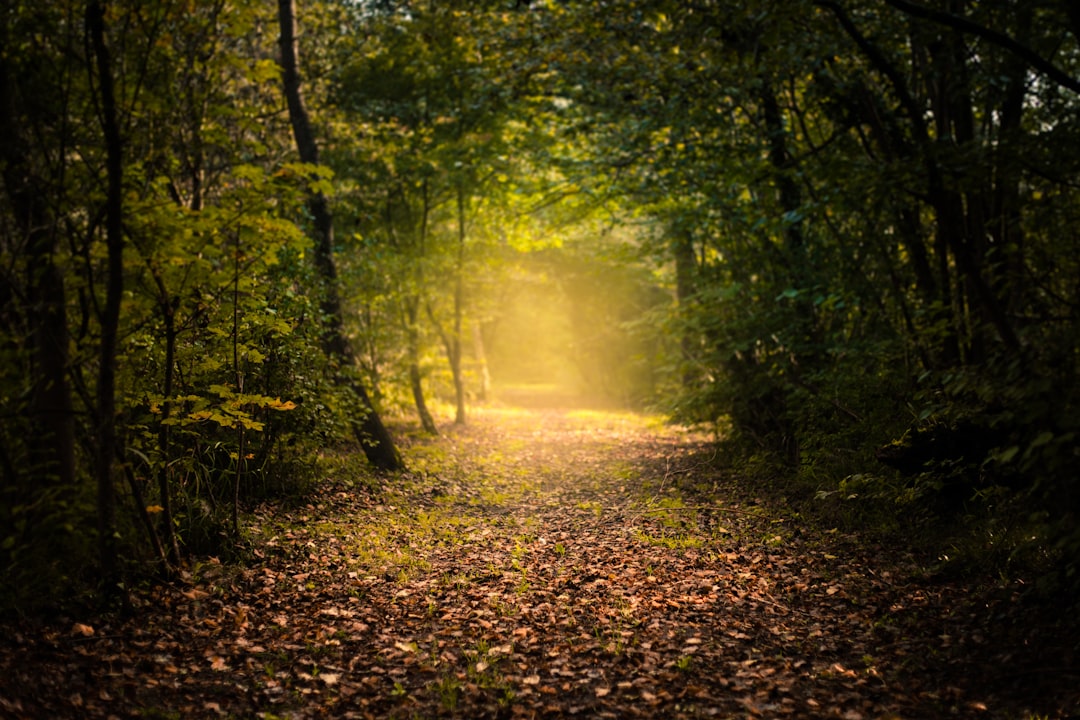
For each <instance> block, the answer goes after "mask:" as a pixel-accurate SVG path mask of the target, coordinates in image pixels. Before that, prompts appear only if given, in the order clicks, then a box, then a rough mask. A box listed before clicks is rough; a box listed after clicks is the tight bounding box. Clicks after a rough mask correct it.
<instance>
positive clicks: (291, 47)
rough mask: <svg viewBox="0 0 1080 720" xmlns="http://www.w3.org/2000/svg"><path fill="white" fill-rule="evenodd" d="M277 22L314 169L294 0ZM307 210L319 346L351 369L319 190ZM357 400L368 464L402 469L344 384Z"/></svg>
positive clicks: (293, 110) (300, 140) (296, 127)
mask: <svg viewBox="0 0 1080 720" xmlns="http://www.w3.org/2000/svg"><path fill="white" fill-rule="evenodd" d="M278 21H279V24H280V28H281V70H282V84H283V86H284V92H285V101H286V103H287V104H288V107H289V121H290V122H291V124H292V129H293V137H294V138H295V140H296V148H297V151H298V152H299V155H300V160H301V162H305V163H309V164H311V165H317V164H318V163H319V148H318V145H317V144H316V142H315V133H314V132H313V130H312V128H311V121H310V119H309V117H308V112H307V108H306V107H305V106H304V99H303V94H302V93H301V90H300V60H299V51H298V49H297V39H296V12H295V5H294V0H278ZM308 210H309V211H310V212H311V216H312V218H313V220H314V225H315V226H314V232H315V252H314V256H315V269H316V271H317V272H318V274H319V278H320V280H321V281H322V284H323V287H322V294H321V309H322V314H323V322H324V328H323V334H322V344H323V349H324V351H325V352H326V353H327V355H329V356H331V357H337V358H340V359H341V361H342V362H344V363H346V364H348V365H350V366H351V365H355V355H354V353H353V349H352V347H351V346H350V345H349V341H348V338H346V337H345V331H344V326H343V319H342V309H341V297H340V295H339V294H338V284H337V268H336V266H335V264H334V222H333V215H332V214H331V212H330V204H329V203H328V202H327V200H326V196H325V195H323V194H322V193H321V192H317V191H313V192H311V193H309V195H308ZM348 383H349V386H350V387H351V389H352V391H353V392H354V393H355V394H356V397H357V398H358V400H359V401H360V404H361V407H362V409H363V413H364V416H363V418H362V419H361V420H360V421H359V422H354V423H353V429H354V432H355V433H356V436H357V439H358V440H359V441H360V445H361V446H362V447H363V449H364V454H365V455H366V456H367V458H368V461H369V462H370V463H371V464H372V465H374V466H375V467H377V468H379V469H381V470H400V469H402V468H403V467H404V462H403V461H402V459H401V455H400V454H399V453H398V450H397V447H395V445H394V440H393V438H392V437H391V436H390V433H389V431H388V430H387V429H386V426H385V425H383V422H382V419H381V418H380V417H379V414H378V413H377V412H376V411H375V408H374V406H373V405H372V403H371V399H370V397H369V396H368V393H367V390H366V389H365V388H364V386H363V384H362V383H361V382H360V381H359V380H358V379H352V380H349V381H348Z"/></svg>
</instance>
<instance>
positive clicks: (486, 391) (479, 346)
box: [472, 320, 491, 403]
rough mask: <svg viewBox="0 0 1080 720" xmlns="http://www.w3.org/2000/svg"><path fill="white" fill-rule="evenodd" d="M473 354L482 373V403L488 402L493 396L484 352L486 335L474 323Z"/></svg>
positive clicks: (478, 325) (476, 323) (478, 324)
mask: <svg viewBox="0 0 1080 720" xmlns="http://www.w3.org/2000/svg"><path fill="white" fill-rule="evenodd" d="M472 336H473V353H474V354H475V355H476V363H477V367H478V368H479V372H480V402H485V403H486V402H487V401H488V398H489V397H490V396H491V373H490V372H488V364H487V352H486V351H485V350H484V333H483V332H482V331H481V329H480V323H479V322H476V321H475V320H474V322H473V323H472Z"/></svg>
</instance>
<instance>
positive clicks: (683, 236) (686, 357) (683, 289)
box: [671, 223, 697, 389]
mask: <svg viewBox="0 0 1080 720" xmlns="http://www.w3.org/2000/svg"><path fill="white" fill-rule="evenodd" d="M671 251H672V254H673V255H674V256H675V299H676V301H677V302H678V303H679V309H680V312H683V313H687V312H689V307H690V303H691V298H693V296H694V294H695V293H696V292H697V287H696V285H697V283H696V279H695V275H696V273H697V257H696V256H695V255H694V241H693V238H692V237H691V235H690V231H689V230H688V229H687V228H685V227H682V226H681V223H676V224H675V226H674V227H673V228H672V230H671ZM695 339H696V336H695V333H694V332H693V331H691V330H690V329H689V327H686V328H684V329H683V330H682V331H681V333H680V337H679V349H680V351H681V353H682V358H683V371H682V384H683V387H684V388H686V389H691V388H693V386H694V384H695V382H696V378H697V374H696V373H695V372H694V371H693V365H692V363H693V358H694V342H695Z"/></svg>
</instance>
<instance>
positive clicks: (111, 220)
mask: <svg viewBox="0 0 1080 720" xmlns="http://www.w3.org/2000/svg"><path fill="white" fill-rule="evenodd" d="M86 28H87V32H88V33H89V35H90V38H89V40H90V44H91V46H92V47H93V51H94V59H95V63H96V66H97V80H98V86H99V87H98V93H99V98H98V100H99V102H100V118H101V128H102V132H103V133H104V136H105V151H106V172H107V181H108V189H107V193H106V200H105V246H106V251H107V272H106V275H105V304H104V306H103V308H102V312H101V319H100V322H101V345H100V351H99V356H98V363H99V365H98V377H97V417H96V420H97V428H96V433H95V435H96V437H95V441H96V444H97V447H96V448H95V450H96V453H97V456H96V458H95V463H94V475H95V478H96V480H97V510H98V528H97V529H98V552H99V556H100V563H101V579H102V584H103V586H104V591H105V594H106V595H107V596H110V597H115V596H116V595H117V594H118V593H119V594H121V595H123V593H122V588H121V587H120V585H119V581H120V574H119V558H118V553H117V545H116V538H115V526H116V495H115V489H114V487H113V457H114V456H115V453H116V346H117V337H118V335H119V328H120V302H121V299H122V296H123V292H124V235H123V233H124V227H123V211H124V204H123V203H124V196H123V190H124V161H123V150H124V146H123V140H122V139H121V137H120V125H119V121H118V119H117V106H116V95H115V91H114V86H113V77H112V63H111V60H110V57H109V48H108V46H107V45H106V44H105V9H104V7H103V6H102V4H101V2H99V1H98V0H91V1H90V3H89V4H88V5H87V7H86Z"/></svg>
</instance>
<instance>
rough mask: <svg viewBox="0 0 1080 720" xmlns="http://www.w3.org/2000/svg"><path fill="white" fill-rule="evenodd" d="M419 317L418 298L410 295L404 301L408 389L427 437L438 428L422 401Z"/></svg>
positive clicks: (437, 430) (434, 433) (433, 433)
mask: <svg viewBox="0 0 1080 720" xmlns="http://www.w3.org/2000/svg"><path fill="white" fill-rule="evenodd" d="M419 315H420V298H418V297H417V296H415V295H412V296H410V297H408V298H406V299H405V324H406V327H405V336H406V340H407V345H408V347H407V352H408V354H409V387H410V389H411V390H412V396H413V403H414V404H415V405H416V414H417V415H418V416H419V417H420V425H421V426H422V427H423V428H424V432H426V433H428V434H429V435H438V434H439V428H438V426H437V425H435V419H434V418H433V417H431V411H430V410H428V406H427V401H425V400H424V385H423V382H422V381H423V378H422V376H421V375H420V329H419V327H418V326H417V323H418V321H419V319H420V318H419Z"/></svg>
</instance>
